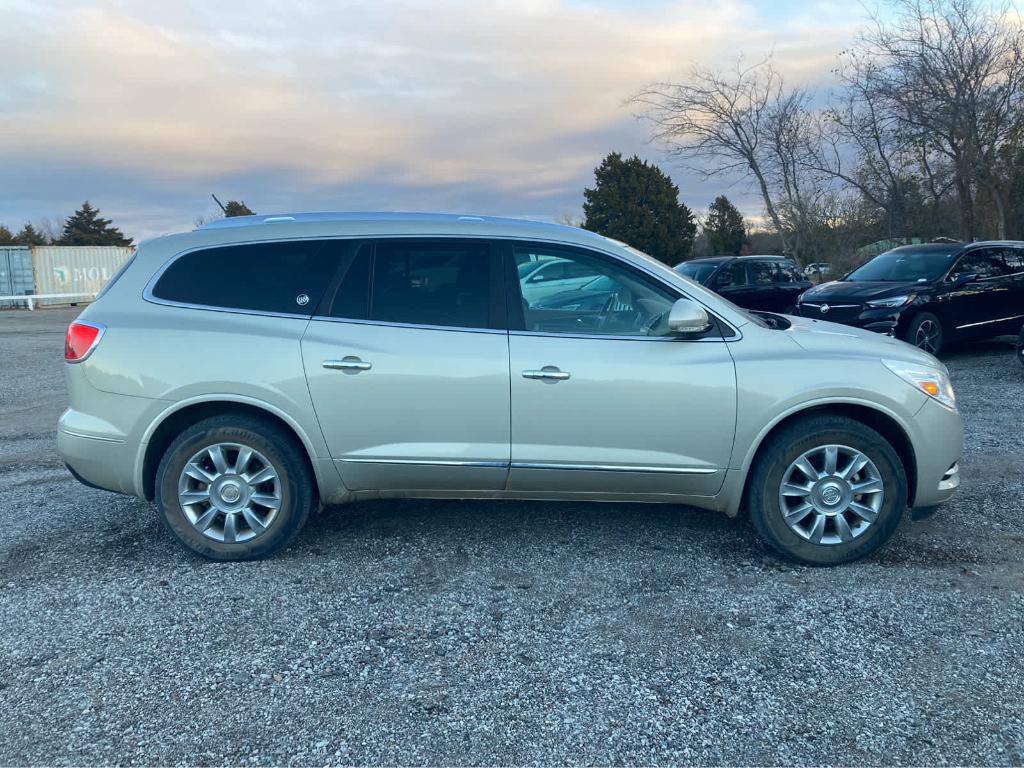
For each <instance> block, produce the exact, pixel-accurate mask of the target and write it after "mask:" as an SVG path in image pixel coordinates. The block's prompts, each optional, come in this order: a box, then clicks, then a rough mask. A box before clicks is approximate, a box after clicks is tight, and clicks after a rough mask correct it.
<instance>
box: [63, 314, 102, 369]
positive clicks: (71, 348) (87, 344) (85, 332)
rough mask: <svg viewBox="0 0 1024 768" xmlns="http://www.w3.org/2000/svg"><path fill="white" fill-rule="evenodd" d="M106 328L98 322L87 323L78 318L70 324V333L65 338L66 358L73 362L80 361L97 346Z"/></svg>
mask: <svg viewBox="0 0 1024 768" xmlns="http://www.w3.org/2000/svg"><path fill="white" fill-rule="evenodd" d="M105 330H106V328H105V327H104V326H102V325H99V324H98V323H87V322H85V321H84V320H76V321H75V322H73V323H72V324H71V325H69V326H68V335H67V337H66V338H65V339H64V359H65V360H67V361H69V362H72V363H80V362H82V361H83V360H85V358H87V357H88V356H89V354H90V353H91V352H92V351H93V350H94V349H95V348H96V345H97V344H99V342H100V339H101V338H102V337H103V331H105Z"/></svg>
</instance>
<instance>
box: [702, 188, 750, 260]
mask: <svg viewBox="0 0 1024 768" xmlns="http://www.w3.org/2000/svg"><path fill="white" fill-rule="evenodd" d="M702 228H703V230H704V234H706V235H707V237H708V245H709V246H710V248H711V254H712V255H713V256H738V255H739V253H740V249H741V248H742V247H743V243H744V241H745V240H746V239H747V228H746V225H745V224H744V223H743V214H742V213H740V212H739V211H738V210H737V209H736V206H735V205H733V204H732V203H731V202H729V198H727V197H726V196H725V195H719V196H718V197H716V198H715V201H714V202H713V203H712V204H711V205H710V206H708V217H707V218H706V219H705V220H704V224H703V226H702Z"/></svg>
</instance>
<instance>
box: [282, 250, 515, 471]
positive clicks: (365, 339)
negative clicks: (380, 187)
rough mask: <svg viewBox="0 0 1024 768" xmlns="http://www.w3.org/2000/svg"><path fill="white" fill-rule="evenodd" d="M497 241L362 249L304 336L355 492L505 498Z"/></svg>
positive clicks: (334, 441)
mask: <svg viewBox="0 0 1024 768" xmlns="http://www.w3.org/2000/svg"><path fill="white" fill-rule="evenodd" d="M498 258H499V257H498V256H497V255H496V254H495V253H494V249H493V248H492V246H491V244H490V243H489V242H488V241H486V240H475V239H445V240H439V239H412V238H409V239H398V238H396V239H390V240H387V239H384V240H378V241H376V242H364V243H351V244H350V245H349V251H348V253H347V254H346V255H345V257H344V259H343V261H342V268H341V272H340V274H339V276H338V277H337V278H336V279H335V284H334V285H332V286H331V287H330V288H329V290H328V295H326V296H325V299H324V301H323V303H322V304H321V307H320V308H318V311H317V313H316V314H315V316H314V317H313V319H312V321H311V322H310V324H309V328H308V329H307V331H306V334H305V336H304V337H303V340H302V359H303V365H304V367H305V371H306V378H307V381H308V383H309V391H310V394H311V396H312V399H313V405H314V407H315V409H316V413H317V416H318V418H319V421H320V425H321V428H322V429H323V434H324V438H325V440H326V442H327V445H328V448H329V450H330V453H331V457H332V458H333V459H334V460H335V461H336V462H337V463H338V467H339V470H340V472H341V476H342V479H343V480H344V482H345V485H346V486H347V487H348V488H350V489H351V490H423V491H431V490H444V491H451V490H499V489H501V488H503V487H504V485H505V481H506V478H507V475H508V464H509V443H510V427H509V412H510V411H509V368H508V365H509V363H508V333H507V330H506V325H505V297H504V284H503V281H502V275H501V270H500V268H499V266H498V261H497V260H498Z"/></svg>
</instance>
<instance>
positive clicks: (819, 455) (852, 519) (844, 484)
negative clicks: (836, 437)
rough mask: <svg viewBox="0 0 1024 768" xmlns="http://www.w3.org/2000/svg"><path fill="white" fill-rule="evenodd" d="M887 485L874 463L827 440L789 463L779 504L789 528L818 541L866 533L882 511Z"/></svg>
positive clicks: (839, 540)
mask: <svg viewBox="0 0 1024 768" xmlns="http://www.w3.org/2000/svg"><path fill="white" fill-rule="evenodd" d="M884 494H885V489H884V485H883V483H882V476H881V474H880V473H879V471H878V468H877V467H876V466H875V463H874V462H873V461H872V460H871V459H870V458H869V457H868V456H867V455H865V454H863V453H861V452H860V451H858V450H856V449H854V448H850V447H848V446H844V445H823V446H819V447H817V448H812V449H811V450H809V451H807V452H805V453H804V454H802V455H801V456H799V457H797V459H796V460H795V461H793V463H791V464H790V465H789V467H788V468H787V469H786V471H785V472H784V473H783V476H782V484H781V486H780V488H779V506H780V508H781V509H782V515H783V519H784V520H785V522H786V525H788V526H789V528H790V530H792V531H793V532H794V533H796V534H797V535H798V536H800V537H801V538H802V539H806V540H807V541H810V542H811V543H813V544H825V545H833V544H843V543H846V542H848V541H852V540H853V539H855V538H857V537H858V536H861V535H863V534H864V533H865V532H866V531H867V530H868V529H869V528H870V527H871V525H872V524H873V523H874V522H875V519H876V518H877V517H878V514H879V513H880V512H881V509H882V503H883V501H884Z"/></svg>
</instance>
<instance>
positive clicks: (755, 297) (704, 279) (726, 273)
mask: <svg viewBox="0 0 1024 768" xmlns="http://www.w3.org/2000/svg"><path fill="white" fill-rule="evenodd" d="M676 272H678V273H679V274H681V275H684V276H686V277H688V278H690V279H691V280H696V281H697V282H698V283H700V284H701V285H704V286H706V287H708V288H710V289H711V290H713V291H714V292H715V293H719V294H721V295H722V296H724V297H725V298H727V299H728V300H729V301H731V302H732V303H733V304H737V305H739V306H741V307H744V308H746V309H755V310H760V311H763V312H781V313H783V314H790V313H792V312H793V309H794V307H795V306H796V300H797V297H798V296H799V295H800V294H801V293H803V292H804V291H806V290H807V289H808V288H810V287H811V282H810V281H809V280H808V279H807V278H806V277H805V276H804V273H803V272H801V271H800V268H799V267H798V266H797V265H796V263H795V262H794V261H793V260H792V259H787V258H786V257H785V256H715V257H713V258H710V259H692V260H690V261H684V262H683V263H682V264H677V265H676Z"/></svg>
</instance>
